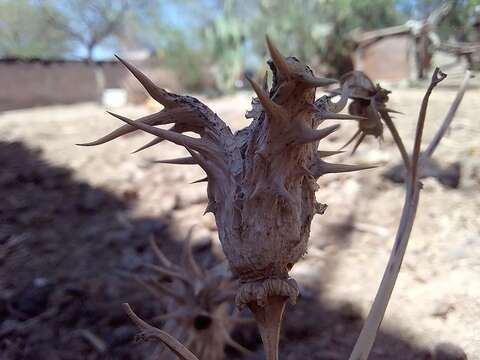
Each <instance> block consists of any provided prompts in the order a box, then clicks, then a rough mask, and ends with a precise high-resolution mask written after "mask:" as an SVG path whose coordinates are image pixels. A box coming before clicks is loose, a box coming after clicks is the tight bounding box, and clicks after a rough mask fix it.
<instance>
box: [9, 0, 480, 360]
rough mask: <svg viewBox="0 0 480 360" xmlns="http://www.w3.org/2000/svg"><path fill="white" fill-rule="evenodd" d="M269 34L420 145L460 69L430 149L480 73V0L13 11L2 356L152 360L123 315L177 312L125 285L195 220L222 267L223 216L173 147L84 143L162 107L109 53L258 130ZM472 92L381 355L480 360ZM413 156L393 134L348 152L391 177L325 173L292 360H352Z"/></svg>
mask: <svg viewBox="0 0 480 360" xmlns="http://www.w3.org/2000/svg"><path fill="white" fill-rule="evenodd" d="M266 34H268V35H269V36H270V37H271V38H272V40H273V41H274V42H275V44H276V45H277V47H278V48H279V49H280V51H281V52H282V54H284V55H285V56H295V57H297V58H298V59H300V60H301V61H303V62H304V63H306V64H308V65H309V66H311V68H312V69H313V70H314V72H315V73H316V74H317V75H323V76H328V77H335V78H339V77H341V76H342V75H343V74H345V73H347V72H349V71H351V70H361V71H364V72H365V73H366V74H367V75H368V76H369V77H371V78H372V80H373V81H374V82H379V83H380V84H381V85H382V86H383V87H384V88H387V89H389V90H392V94H391V95H390V102H389V107H391V108H393V109H395V110H398V111H401V112H402V113H403V114H397V115H396V116H395V123H396V124H397V127H398V128H399V131H400V133H401V135H402V136H403V137H404V139H405V142H406V144H407V148H411V146H412V140H413V137H414V129H415V123H416V118H417V113H418V109H419V107H420V102H421V99H422V96H423V94H424V91H425V89H426V87H427V85H428V79H429V77H430V75H431V72H432V71H433V69H434V68H435V67H436V66H440V67H441V68H442V70H443V71H445V72H446V73H447V74H448V75H449V76H448V78H447V80H445V81H444V82H442V84H441V85H440V86H439V87H438V89H436V90H435V92H434V94H433V96H432V98H431V103H430V107H429V112H428V116H427V127H426V135H425V143H427V142H428V141H429V139H431V137H432V136H433V134H434V132H435V129H436V128H437V127H438V126H439V124H440V123H441V122H442V120H443V118H444V116H445V115H446V113H447V111H448V108H449V106H450V104H451V102H452V100H453V98H454V97H455V93H456V90H457V88H458V86H459V84H460V82H461V79H462V78H463V74H464V71H465V70H466V69H470V70H472V71H473V72H474V73H475V72H476V71H477V70H479V69H480V1H477V0H471V1H467V0H457V1H441V0H364V1H354V0H317V1H315V0H303V1H302V0H289V1H287V0H278V1H273V0H243V1H239V0H238V1H235V0H225V1H216V0H197V1H193V0H192V1H191V0H184V1H181V2H180V1H169V0H150V1H147V0H95V1H94V0H91V1H90V0H0V164H1V167H2V170H1V171H0V198H1V199H2V202H1V205H0V269H1V271H0V274H1V276H0V319H2V321H0V359H147V358H148V355H149V354H150V350H151V349H150V348H149V347H148V346H146V345H145V344H138V343H134V342H133V341H132V339H133V337H134V335H135V329H134V327H133V326H132V325H131V324H130V322H129V321H128V319H127V318H126V316H125V315H124V313H123V311H122V309H121V306H120V304H121V303H122V302H125V301H128V302H130V303H131V304H132V306H133V307H134V309H135V310H136V311H137V313H139V314H140V315H141V316H142V317H143V318H144V319H146V320H150V319H152V318H153V317H155V315H159V314H162V312H163V311H165V306H164V304H162V303H161V302H158V301H157V300H156V299H155V298H154V297H151V295H150V294H149V293H148V292H145V290H144V289H142V288H141V287H139V286H137V284H136V283H135V282H133V281H130V280H128V278H127V277H126V276H125V274H127V273H130V274H131V273H133V274H137V273H141V272H142V271H143V265H144V264H145V263H151V262H154V256H153V253H152V251H151V249H150V248H149V246H148V240H149V239H150V238H152V237H153V238H155V239H156V240H157V242H158V244H159V246H160V247H161V249H162V250H163V251H164V252H165V253H166V254H167V256H169V257H170V258H171V259H172V260H175V259H177V258H178V251H179V249H180V247H181V245H182V241H183V240H182V239H183V238H184V237H185V235H186V233H187V232H188V230H189V229H190V227H191V226H192V225H194V224H196V225H197V226H196V227H195V228H194V231H193V251H194V256H195V258H196V259H197V260H198V262H199V263H200V264H201V265H202V266H203V267H205V268H209V267H212V266H213V265H215V264H218V263H219V262H221V261H222V260H223V255H222V251H221V248H220V245H219V242H218V236H217V233H216V225H215V221H214V218H213V216H211V214H207V215H205V216H202V214H203V211H204V209H205V206H206V205H207V197H206V186H205V183H196V184H190V183H191V182H192V181H195V180H197V179H199V178H202V177H203V176H204V174H202V171H201V170H200V169H199V168H195V167H183V166H176V165H161V164H155V163H152V160H160V159H166V158H174V157H178V156H182V155H184V151H183V149H182V148H179V147H176V146H175V145H172V144H168V143H161V144H159V145H157V146H155V147H152V148H149V149H147V150H145V151H142V152H140V153H138V154H135V155H131V154H130V153H131V152H132V151H134V150H135V149H137V148H139V147H140V146H142V145H143V144H145V143H146V142H148V141H149V140H151V137H150V136H149V135H147V134H142V133H138V132H135V133H133V134H132V135H129V136H126V137H123V138H121V139H117V140H115V141H113V142H111V143H109V144H106V145H103V146H99V147H95V148H83V147H82V148H81V147H77V146H75V145H74V144H76V143H82V142H87V141H90V140H95V139H97V138H99V137H100V136H103V135H104V134H106V133H108V132H110V131H111V130H113V129H115V128H116V127H118V126H120V125H121V124H120V123H119V121H118V120H116V119H114V118H112V117H110V116H108V115H107V114H106V113H105V110H113V111H115V112H118V113H120V114H122V115H125V116H128V117H130V118H135V119H136V118H139V117H141V116H144V115H146V114H149V113H152V112H153V111H158V110H160V109H161V105H159V104H157V103H156V102H155V101H153V100H152V99H150V98H149V97H148V96H147V94H146V93H145V91H144V90H143V88H142V87H141V86H140V85H139V84H138V82H137V81H136V80H135V79H134V78H133V77H132V76H131V75H130V74H129V73H128V71H127V70H126V69H125V68H124V67H123V65H121V64H120V63H119V62H118V61H117V60H116V59H115V58H114V55H115V54H117V55H119V56H121V57H122V58H124V59H126V60H127V61H129V62H131V63H133V64H135V65H137V66H138V67H139V68H140V69H142V71H144V72H145V73H146V74H147V75H148V76H149V77H150V79H152V80H153V81H154V82H155V83H156V84H158V85H159V86H161V87H164V88H166V89H168V90H169V91H172V92H176V93H180V94H190V95H193V96H195V97H198V98H199V99H200V100H201V101H203V102H204V103H206V104H207V105H208V106H209V107H210V108H211V109H212V110H213V111H214V112H216V113H217V114H218V115H219V116H220V117H221V118H222V119H223V120H224V121H225V122H227V124H228V125H229V126H230V127H231V128H232V129H233V130H238V129H241V128H243V127H245V126H247V125H248V124H249V121H247V120H246V119H245V116H244V114H245V111H247V110H249V109H251V104H250V102H251V98H252V93H251V91H250V89H249V87H248V83H246V82H245V76H251V77H254V78H256V79H258V80H259V81H260V79H261V78H262V77H263V75H264V73H265V71H266V70H267V69H268V66H267V64H266V60H268V54H267V51H266V46H265V35H266ZM270 79H271V77H270ZM478 85H479V83H478V79H476V78H475V79H473V80H472V81H471V83H470V86H469V88H468V90H467V93H466V95H465V98H464V100H463V102H462V105H461V106H460V108H459V110H458V112H457V116H456V118H455V120H454V122H453V124H452V126H451V129H450V131H449V133H448V135H447V136H446V138H445V139H444V141H443V142H442V144H441V145H440V147H439V148H438V151H437V152H436V153H435V155H434V160H435V164H434V165H432V168H431V169H429V171H428V174H427V175H428V177H427V178H425V179H424V190H423V193H422V199H421V202H420V207H419V212H418V215H417V220H416V224H415V227H414V231H413V234H412V238H411V243H410V245H409V246H410V247H409V250H408V251H407V255H406V258H405V263H404V268H403V269H402V272H401V275H400V278H399V281H398V284H397V287H396V289H395V291H394V294H393V298H392V302H391V305H390V307H389V310H388V312H387V316H386V319H385V322H384V324H383V325H382V328H381V333H380V335H379V338H378V339H377V342H376V345H375V347H374V349H373V353H372V356H371V359H399V360H400V359H432V358H434V357H435V356H437V355H435V351H437V350H438V349H439V344H443V343H448V344H449V345H448V346H447V347H441V346H440V348H441V349H443V350H441V351H443V352H445V353H448V354H449V355H448V354H447V355H448V356H450V357H449V359H450V358H451V359H462V358H464V357H462V356H463V355H461V354H462V353H466V354H467V355H468V358H469V359H480V357H479V355H478V354H480V335H479V334H480V326H479V319H480V300H479V299H480V289H479V288H478V279H480V260H479V259H480V221H479V220H478V216H477V214H478V212H479V211H480V197H479V195H478V193H479V191H478V190H479V189H480V145H479V141H478V136H479V135H480V123H479V121H478V113H479V112H480V100H479V96H480V93H479V88H478ZM321 95H323V93H322V92H321V91H320V89H319V90H318V91H317V96H321ZM356 128H357V124H356V123H354V122H352V123H346V122H345V123H342V129H341V130H340V131H339V132H338V134H337V133H336V135H334V136H330V137H329V138H328V139H326V140H325V141H322V144H321V145H322V148H321V150H338V149H339V148H340V147H341V146H342V145H343V144H344V143H345V142H346V141H347V140H348V139H349V138H350V137H351V135H353V133H354V132H355V131H356ZM347 150H349V149H347ZM399 159H400V157H399V155H398V152H397V150H396V148H395V146H394V143H393V140H392V139H391V136H390V134H387V133H386V134H385V137H384V139H383V141H381V142H379V141H378V139H375V138H367V139H366V140H365V142H364V143H363V144H362V145H361V146H360V147H359V149H358V151H357V152H356V153H355V154H354V155H350V153H349V152H348V151H347V152H346V153H344V154H341V155H339V156H337V159H336V161H335V162H343V163H359V164H364V163H365V164H366V163H382V164H384V165H383V166H382V167H380V168H378V169H374V170H367V171H365V172H361V173H349V174H344V175H338V174H337V175H332V176H330V177H327V176H326V177H322V178H321V179H320V181H319V184H320V187H321V188H320V190H319V191H318V193H317V197H318V200H319V201H320V202H322V203H327V204H328V205H329V207H328V210H327V211H326V213H325V214H324V215H323V216H317V217H316V218H315V219H314V222H313V226H312V235H311V242H310V250H309V252H308V254H307V255H306V256H305V258H304V259H302V260H301V261H300V262H299V263H298V264H296V266H295V267H294V268H293V270H292V275H293V276H294V277H295V278H296V279H297V281H298V282H299V284H300V287H301V298H300V300H299V303H298V304H297V305H296V306H295V307H293V306H292V307H291V308H289V309H288V311H287V314H286V322H285V326H284V328H283V333H282V348H281V353H282V356H283V358H284V359H304V358H305V359H306V358H308V359H345V358H347V356H348V354H349V351H350V350H351V348H352V346H353V344H354V341H355V339H356V336H357V335H358V333H359V331H360V328H361V325H362V323H363V319H364V317H365V316H366V314H367V312H368V309H369V306H370V304H371V301H372V299H373V296H374V293H375V290H376V288H377V286H378V284H379V281H380V278H381V274H382V273H383V269H384V266H385V264H386V262H387V258H388V253H389V251H390V248H391V245H392V241H393V237H394V234H395V230H396V226H397V223H398V220H399V217H400V212H401V206H402V201H403V200H402V199H403V187H402V185H401V184H398V183H396V182H395V181H398V179H397V177H396V176H395V172H394V170H393V168H392V167H393V166H394V165H396V164H398V163H399ZM156 325H158V326H160V327H161V326H162V322H157V323H156ZM199 331H200V330H199ZM232 336H233V337H234V339H235V340H237V341H238V342H239V343H241V344H242V345H244V346H245V347H247V348H249V349H250V350H252V352H253V355H250V356H242V355H241V354H239V353H237V352H235V350H234V349H231V348H228V349H227V355H228V356H227V358H238V359H261V358H262V355H261V347H260V340H259V336H258V333H257V332H256V329H255V327H252V326H241V327H239V328H238V329H236V330H235V331H234V333H233V335H232ZM436 349H437V350H436ZM445 349H446V350H445ZM438 351H440V350H438ZM459 353H460V355H458V354H459ZM455 354H457V355H458V356H457V355H455ZM455 356H457V357H455ZM437 358H438V359H440V357H438V356H437Z"/></svg>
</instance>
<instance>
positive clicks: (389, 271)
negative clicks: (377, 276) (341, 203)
mask: <svg viewBox="0 0 480 360" xmlns="http://www.w3.org/2000/svg"><path fill="white" fill-rule="evenodd" d="M445 77H446V75H445V74H444V73H442V72H441V71H440V69H438V68H437V69H435V71H434V73H433V76H432V81H431V82H430V85H429V87H428V89H427V91H426V93H425V96H424V98H423V101H422V106H421V108H420V113H419V116H418V123H417V131H416V135H415V144H414V151H413V155H412V162H411V168H410V176H409V177H408V181H407V184H406V194H405V204H404V207H403V210H402V216H401V219H400V224H399V226H398V230H397V235H396V237H395V243H394V246H393V249H392V252H391V254H390V258H389V260H388V264H387V267H386V269H385V272H384V274H383V277H382V281H381V283H380V286H379V288H378V291H377V294H376V296H375V300H374V302H373V305H372V307H371V308H370V312H369V314H368V316H367V319H366V321H365V324H364V326H363V328H362V331H361V332H360V336H359V337H358V339H357V342H356V343H355V347H354V348H353V351H352V353H351V355H350V358H349V360H367V359H368V355H369V354H370V350H371V349H372V346H373V343H374V342H375V338H376V335H377V332H378V328H379V327H380V324H381V322H382V320H383V317H384V315H385V310H386V308H387V306H388V302H389V300H390V297H391V295H392V291H393V288H394V287H395V282H396V280H397V277H398V274H399V272H400V267H401V265H402V260H403V257H404V255H405V251H406V249H407V245H408V240H409V237H410V233H411V231H412V227H413V223H414V221H415V215H416V211H417V207H418V199H419V192H420V189H421V183H420V182H419V181H418V168H417V167H418V159H419V156H420V144H421V140H422V134H423V128H424V124H425V116H426V111H427V106H428V100H429V97H430V94H431V92H432V90H433V88H434V87H435V86H436V85H437V84H438V83H439V82H440V81H442V80H443V79H444V78H445Z"/></svg>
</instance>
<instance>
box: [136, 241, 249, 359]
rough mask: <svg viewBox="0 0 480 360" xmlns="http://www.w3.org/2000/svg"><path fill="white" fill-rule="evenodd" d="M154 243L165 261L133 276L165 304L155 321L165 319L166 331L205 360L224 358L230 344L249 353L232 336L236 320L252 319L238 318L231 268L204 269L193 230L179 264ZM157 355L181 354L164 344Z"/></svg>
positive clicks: (160, 258) (156, 251)
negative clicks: (192, 244) (196, 254)
mask: <svg viewBox="0 0 480 360" xmlns="http://www.w3.org/2000/svg"><path fill="white" fill-rule="evenodd" d="M150 243H151V246H152V249H153V252H154V253H155V255H156V257H157V259H158V261H159V263H160V264H159V265H153V264H148V265H146V266H147V267H148V268H149V269H150V270H151V271H152V273H151V274H149V275H148V276H139V275H134V276H132V277H133V279H134V280H135V281H137V282H138V283H139V284H140V285H142V286H143V287H144V288H145V289H146V290H147V291H148V292H150V293H151V294H153V295H154V297H155V298H156V299H157V300H158V301H160V302H162V303H163V305H164V306H165V308H166V313H165V314H164V315H160V316H157V317H155V318H154V319H153V321H165V323H164V325H163V327H162V328H163V330H164V331H166V332H168V333H169V334H170V335H172V336H174V337H175V338H176V339H178V340H179V341H181V342H182V343H183V344H184V345H185V346H186V347H187V348H188V349H189V350H190V351H191V352H193V353H194V354H195V355H196V356H197V357H199V358H200V359H211V360H223V359H224V349H225V346H226V345H230V346H232V347H233V348H235V349H237V350H238V351H240V352H242V353H246V354H248V353H250V351H249V350H248V349H246V348H245V347H243V346H242V345H240V344H239V343H237V342H236V341H235V340H233V339H232V338H231V337H230V332H231V331H232V330H233V328H234V326H235V325H236V324H238V323H245V322H247V321H249V320H250V319H248V318H243V317H239V316H238V314H237V312H236V310H235V307H234V306H233V300H234V296H235V289H236V287H237V284H236V282H235V281H234V280H233V279H232V277H231V274H230V273H229V271H228V270H227V269H226V267H225V266H223V264H219V265H218V266H216V267H214V268H212V269H210V270H208V271H206V270H203V269H202V268H201V267H200V266H199V265H198V264H197V262H196V261H195V259H194V257H193V255H192V252H191V247H190V234H189V236H188V237H187V239H186V240H185V245H184V249H183V252H182V255H181V259H180V262H179V265H175V264H173V263H172V262H171V261H170V260H168V259H167V257H166V256H165V255H164V254H163V252H162V251H161V250H160V249H159V248H158V246H157V244H156V243H155V241H154V240H153V239H151V242H150ZM250 321H251V320H250ZM152 358H154V359H171V360H174V359H176V358H177V357H176V356H175V355H174V354H172V353H171V352H170V350H168V349H165V346H163V345H162V346H159V347H158V348H157V349H156V350H155V353H154V355H153V357H152Z"/></svg>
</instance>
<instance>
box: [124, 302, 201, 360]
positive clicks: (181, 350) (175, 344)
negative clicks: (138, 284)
mask: <svg viewBox="0 0 480 360" xmlns="http://www.w3.org/2000/svg"><path fill="white" fill-rule="evenodd" d="M122 305H123V308H124V309H125V312H126V313H127V315H128V317H129V318H130V319H131V320H132V321H133V322H134V323H135V325H136V326H137V327H138V328H139V329H140V330H141V333H140V336H141V337H144V338H145V339H146V340H147V339H156V340H159V341H160V342H162V343H163V344H165V346H167V347H168V348H169V349H170V350H172V351H173V352H174V353H175V355H177V356H178V357H179V358H180V359H182V360H198V358H197V357H196V356H195V355H193V353H192V352H190V350H188V349H187V348H186V347H185V346H183V345H182V344H181V343H180V342H179V341H177V339H175V338H174V337H172V336H170V335H169V334H168V333H166V332H165V331H162V330H160V329H157V328H155V327H153V326H151V325H149V324H147V323H146V322H145V321H143V320H142V319H140V318H139V317H138V316H137V314H135V313H134V312H133V310H132V308H131V307H130V305H129V304H128V303H123V304H122Z"/></svg>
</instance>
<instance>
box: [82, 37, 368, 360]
mask: <svg viewBox="0 0 480 360" xmlns="http://www.w3.org/2000/svg"><path fill="white" fill-rule="evenodd" d="M267 46H268V49H269V52H270V56H271V58H272V60H271V61H270V62H269V65H270V68H271V70H272V73H273V85H272V87H271V89H270V90H269V91H268V89H267V88H266V86H265V85H264V86H263V87H261V86H259V85H257V84H256V83H255V82H254V81H252V80H250V83H251V85H252V88H253V90H254V91H255V93H256V95H257V100H254V101H253V105H254V108H253V109H252V111H251V112H249V113H248V114H247V115H248V116H249V117H252V118H253V120H252V122H251V124H250V125H249V126H248V127H247V128H245V129H243V130H241V131H239V132H237V133H235V134H233V133H232V132H231V131H230V129H229V128H228V127H227V126H226V125H225V123H224V122H223V121H222V120H221V119H220V118H219V117H218V116H217V115H216V114H215V113H213V112H212V111H211V110H210V109H209V108H208V107H207V106H205V105H204V104H202V103H201V102H200V101H198V100H197V99H194V98H192V97H189V96H180V95H176V94H171V93H168V92H166V91H165V90H163V89H161V88H159V87H157V86H156V85H154V84H153V83H152V82H151V81H150V80H149V79H148V78H147V77H146V76H145V75H144V74H143V73H141V72H140V71H139V70H138V69H137V68H135V67H134V66H133V65H131V64H129V63H127V62H126V61H123V60H121V61H122V62H123V63H124V64H125V66H126V67H127V68H128V69H129V70H130V71H131V72H132V73H133V74H134V76H135V77H136V78H137V79H138V80H139V81H140V82H141V83H142V84H143V85H144V87H145V89H146V90H147V91H148V92H149V93H150V95H151V96H152V97H153V98H154V99H155V100H157V101H158V102H160V103H161V104H163V105H164V107H165V108H164V109H163V110H162V111H160V112H158V113H156V114H153V115H149V116H145V117H143V118H140V119H138V120H135V121H134V120H130V119H128V118H125V117H123V116H121V115H116V114H112V115H114V116H115V117H117V118H118V119H120V120H121V121H123V122H125V123H126V124H125V125H124V126H122V127H120V128H119V129H117V130H115V131H113V132H112V133H110V134H108V135H106V136H104V137H102V138H100V139H99V140H97V141H94V142H91V143H87V144H83V145H99V144H102V143H105V142H108V141H110V140H113V139H115V138H117V137H119V136H122V135H125V134H127V133H129V132H132V131H135V130H138V129H140V130H143V131H146V132H148V133H150V134H153V135H155V136H156V138H155V139H154V140H152V141H151V142H149V143H148V144H146V145H145V146H144V147H142V149H145V148H147V147H150V146H153V145H155V144H158V143H159V142H161V141H163V140H167V141H170V142H173V143H175V144H177V145H180V146H183V147H184V148H185V149H186V150H187V151H188V152H189V153H190V155H191V157H189V158H188V159H181V160H179V159H174V160H171V161H170V162H174V163H181V164H192V163H195V164H198V165H199V166H200V167H201V168H202V169H203V170H204V171H205V173H206V175H207V178H206V180H207V181H208V187H207V193H208V200H209V204H208V207H207V211H209V212H212V213H213V214H214V215H215V219H216V223H217V227H218V231H219V238H220V241H221V244H222V248H223V251H224V252H225V255H226V257H227V260H228V263H229V266H230V270H231V271H232V273H233V275H234V276H235V277H237V278H238V279H239V281H240V287H239V289H238V292H237V296H236V303H237V305H238V306H239V307H242V306H245V305H246V306H248V307H249V308H250V309H251V310H252V312H253V313H254V315H255V318H256V320H257V323H258V325H259V328H260V332H261V335H262V339H263V342H264V346H265V349H266V353H267V358H268V359H269V360H275V359H277V358H278V334H279V329H280V324H281V319H282V315H283V311H284V307H285V304H286V302H288V301H290V302H292V303H294V302H295V301H296V298H297V295H298V287H297V285H296V283H295V281H294V280H293V279H291V278H290V277H289V274H288V273H289V270H290V269H291V268H292V266H293V265H294V264H295V263H296V262H297V261H298V260H299V259H300V258H301V257H302V256H303V255H304V254H305V252H306V250H307V242H308V238H309V234H310V224H311V221H312V218H313V216H314V215H315V214H317V213H322V212H323V211H324V209H325V206H324V205H323V204H319V203H317V201H316V199H315V192H316V191H317V190H318V185H317V183H316V181H317V179H318V177H320V176H323V175H325V174H328V173H339V172H346V171H356V170H361V169H364V168H368V167H364V166H345V165H339V164H331V163H328V162H326V161H324V160H323V159H322V158H324V157H325V156H326V155H325V154H324V153H321V152H318V151H317V147H318V145H319V143H320V142H321V141H322V139H324V138H326V137H327V136H329V135H330V134H331V133H333V132H334V131H336V130H337V129H338V127H339V125H333V126H329V127H324V128H321V129H317V127H318V126H319V125H321V123H322V122H323V121H324V120H325V119H339V120H347V119H352V120H358V119H361V118H362V117H359V116H355V115H345V114H339V112H340V110H341V109H342V108H343V107H344V106H345V104H346V99H345V98H344V97H342V99H341V100H340V101H339V102H338V103H330V102H329V103H328V106H316V104H315V91H316V88H317V87H321V86H327V85H330V84H332V83H334V82H335V80H332V79H325V78H318V77H315V76H314V75H313V72H312V71H311V69H310V68H309V67H308V66H306V65H304V64H302V63H301V62H300V61H299V60H297V59H296V58H293V57H288V58H285V57H283V56H282V55H281V54H280V52H279V51H278V50H277V49H276V48H275V46H274V45H273V44H272V42H271V41H270V40H269V39H268V38H267ZM164 124H174V125H173V126H172V127H171V128H170V129H169V130H165V129H161V128H158V127H156V125H164ZM187 131H193V132H195V133H197V134H198V135H199V136H200V137H199V138H193V137H190V136H186V135H184V134H183V132H187ZM330 155H331V154H330Z"/></svg>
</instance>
